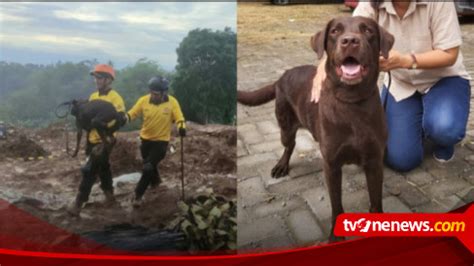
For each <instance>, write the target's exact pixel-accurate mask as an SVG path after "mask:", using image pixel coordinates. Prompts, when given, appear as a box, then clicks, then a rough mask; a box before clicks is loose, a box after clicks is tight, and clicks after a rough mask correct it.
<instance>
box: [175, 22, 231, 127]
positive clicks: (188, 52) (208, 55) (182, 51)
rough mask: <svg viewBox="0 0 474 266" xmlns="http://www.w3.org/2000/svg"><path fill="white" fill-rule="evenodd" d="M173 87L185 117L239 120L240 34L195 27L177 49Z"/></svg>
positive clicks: (225, 122) (204, 120)
mask: <svg viewBox="0 0 474 266" xmlns="http://www.w3.org/2000/svg"><path fill="white" fill-rule="evenodd" d="M176 52H177V53H178V65H177V67H176V75H175V76H174V79H173V81H172V84H171V86H172V88H173V90H174V92H175V95H176V97H177V98H178V100H179V101H180V103H181V106H182V109H183V112H184V115H185V117H187V119H188V120H193V121H196V122H200V123H209V122H212V123H223V124H231V123H235V114H236V108H237V107H236V84H237V68H236V34H235V33H234V32H232V31H231V30H230V29H229V28H226V29H225V30H224V31H211V30H209V29H195V30H192V31H190V32H189V34H188V36H186V37H185V38H184V40H183V41H182V42H181V44H180V45H179V47H178V49H177V50H176Z"/></svg>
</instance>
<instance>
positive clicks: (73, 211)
mask: <svg viewBox="0 0 474 266" xmlns="http://www.w3.org/2000/svg"><path fill="white" fill-rule="evenodd" d="M82 204H83V202H82V201H80V200H78V199H76V200H75V201H74V202H73V203H71V205H69V206H68V208H67V209H66V211H67V213H68V214H69V215H71V216H76V217H79V216H80V214H81V209H82Z"/></svg>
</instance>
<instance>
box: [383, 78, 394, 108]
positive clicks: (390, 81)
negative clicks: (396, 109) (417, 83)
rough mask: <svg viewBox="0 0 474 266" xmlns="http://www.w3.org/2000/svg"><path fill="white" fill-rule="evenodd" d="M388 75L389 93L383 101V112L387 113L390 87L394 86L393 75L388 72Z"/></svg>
mask: <svg viewBox="0 0 474 266" xmlns="http://www.w3.org/2000/svg"><path fill="white" fill-rule="evenodd" d="M387 74H388V84H387V93H386V94H385V99H383V110H384V111H385V112H387V100H388V95H389V94H390V85H392V74H391V73H390V71H388V72H387Z"/></svg>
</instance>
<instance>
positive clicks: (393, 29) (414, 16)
mask: <svg viewBox="0 0 474 266" xmlns="http://www.w3.org/2000/svg"><path fill="white" fill-rule="evenodd" d="M353 15H354V16H364V17H370V18H373V19H376V15H375V11H374V9H373V8H372V6H371V5H370V3H369V2H362V1H359V5H358V6H357V8H356V9H355V10H354V14H353ZM378 22H379V24H380V25H381V26H382V27H383V28H384V29H386V30H387V31H388V32H390V33H391V34H393V35H394V36H395V43H394V45H393V49H394V50H397V51H399V52H401V53H405V54H407V53H408V54H409V53H414V54H415V55H416V54H418V53H424V52H428V51H431V50H436V49H438V50H447V49H450V48H454V47H458V46H460V45H461V43H462V38H461V29H460V26H459V22H458V18H457V14H456V9H455V6H454V3H453V2H428V1H427V2H424V1H411V3H410V6H409V7H408V10H407V12H406V13H405V15H404V17H403V18H399V17H398V15H397V13H396V12H395V9H394V7H393V5H392V2H384V3H382V4H381V5H380V7H379V18H378ZM390 72H391V74H392V84H391V87H390V93H391V94H392V95H393V97H394V98H395V100H396V101H400V100H403V99H406V98H408V97H410V96H411V95H413V94H414V93H415V92H416V91H418V92H420V93H427V92H428V90H429V89H430V88H431V87H432V86H433V85H434V84H435V83H436V82H438V81H439V80H440V79H441V78H444V77H450V76H461V77H463V78H465V79H470V77H469V74H468V73H467V71H466V68H465V67H464V65H463V56H462V54H461V51H459V54H458V58H457V60H456V63H455V64H454V65H452V66H448V67H442V68H436V69H416V70H413V69H401V68H399V69H394V70H391V71H390ZM384 84H385V86H387V84H388V75H387V74H386V75H385V81H384Z"/></svg>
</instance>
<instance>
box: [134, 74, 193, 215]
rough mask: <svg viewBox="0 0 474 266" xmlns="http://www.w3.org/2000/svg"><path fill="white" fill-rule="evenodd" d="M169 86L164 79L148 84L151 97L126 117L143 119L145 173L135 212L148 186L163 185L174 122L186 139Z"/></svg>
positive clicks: (142, 148)
mask: <svg viewBox="0 0 474 266" xmlns="http://www.w3.org/2000/svg"><path fill="white" fill-rule="evenodd" d="M168 85H169V83H168V81H167V80H166V79H165V78H163V77H159V76H157V77H153V78H151V79H150V81H149V82H148V89H149V90H150V94H148V95H145V96H143V97H141V98H140V99H138V101H137V103H136V104H135V106H133V108H132V109H130V110H129V112H128V114H127V115H128V117H127V119H128V121H131V120H134V119H135V118H137V117H139V116H141V117H143V124H142V127H141V130H140V138H141V146H140V151H141V155H142V158H143V169H142V176H141V178H140V181H138V184H137V186H136V188H135V197H134V200H133V207H135V208H138V207H140V205H141V204H142V201H143V200H142V197H143V195H144V194H145V191H146V190H147V188H148V186H150V185H151V186H153V187H156V186H158V185H159V184H160V183H161V178H160V174H159V171H158V164H159V163H160V161H161V160H163V158H165V155H166V150H167V147H168V142H169V140H170V136H171V127H172V125H173V122H175V123H176V125H177V127H178V131H179V135H180V136H182V137H184V136H186V126H185V123H184V116H183V113H182V112H181V108H180V106H179V103H178V101H177V100H176V98H174V97H173V96H171V95H168Z"/></svg>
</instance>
